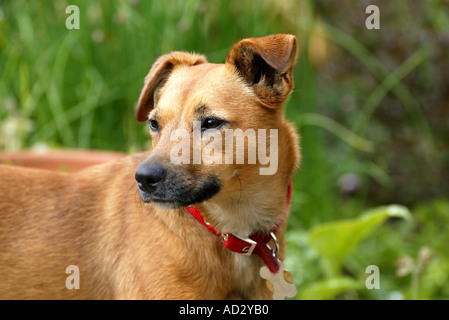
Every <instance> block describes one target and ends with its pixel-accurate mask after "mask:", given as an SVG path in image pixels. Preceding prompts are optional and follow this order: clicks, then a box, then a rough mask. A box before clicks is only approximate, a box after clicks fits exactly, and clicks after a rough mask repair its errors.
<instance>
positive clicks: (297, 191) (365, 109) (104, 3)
mask: <svg viewBox="0 0 449 320" xmlns="http://www.w3.org/2000/svg"><path fill="white" fill-rule="evenodd" d="M68 4H69V3H68V2H67V1H64V0H58V1H25V0H14V1H0V9H1V12H0V13H3V14H0V17H1V18H0V149H20V148H30V147H33V146H35V145H37V144H42V143H44V144H46V145H49V146H51V147H65V148H93V149H104V150H119V151H125V152H135V151H140V150H145V149H148V148H149V137H148V134H147V128H146V126H145V125H141V124H138V123H137V122H136V121H135V119H134V107H135V104H136V102H137V99H138V96H139V93H140V90H141V88H142V85H143V79H144V77H145V75H146V74H147V72H148V71H149V69H150V67H151V65H152V63H153V62H154V61H155V59H156V58H157V57H158V56H160V55H161V54H164V53H167V52H170V51H173V50H182V51H195V52H199V53H203V54H205V55H206V56H207V57H208V59H209V61H211V62H224V60H225V58H226V55H227V53H228V51H229V50H230V48H231V47H232V45H233V44H234V43H235V42H237V41H238V40H240V39H242V38H247V37H252V36H262V35H267V34H272V33H279V32H283V33H292V34H295V35H296V36H297V37H298V41H299V51H298V52H299V58H298V61H297V65H296V67H295V71H294V76H295V89H294V91H293V93H292V94H291V97H290V100H289V101H288V103H287V104H286V114H287V116H288V118H289V119H291V120H292V121H294V122H295V123H296V125H297V127H298V130H299V132H300V133H301V150H302V163H301V168H300V171H299V172H298V174H297V175H296V176H295V179H294V190H293V198H292V200H293V205H292V207H291V208H292V214H291V217H290V224H289V231H290V233H291V236H290V240H291V242H292V243H290V244H289V248H288V249H289V251H288V252H289V259H290V260H289V261H290V262H289V263H290V268H293V269H294V270H292V271H293V273H294V274H295V276H296V282H297V284H298V286H299V292H300V293H301V289H302V288H303V287H305V286H309V287H310V286H311V285H313V284H314V283H315V284H316V283H318V284H319V283H324V282H323V281H322V280H323V279H325V277H326V275H325V273H324V272H323V271H322V270H321V269H320V268H317V267H316V266H317V264H319V263H320V262H319V261H320V260H319V257H318V255H317V253H316V252H315V251H314V249H313V248H311V247H310V244H309V243H308V240H307V233H308V232H309V230H311V229H312V228H316V227H319V226H320V225H322V224H323V223H325V222H331V221H336V220H340V219H343V218H346V219H350V218H355V217H357V216H359V215H360V214H361V213H362V212H364V211H365V210H367V209H370V208H373V207H377V206H380V205H384V204H386V203H385V202H384V200H383V199H384V198H381V197H378V198H376V196H375V194H376V193H375V192H374V195H373V185H374V186H375V188H378V189H379V190H381V191H382V192H383V193H382V194H388V193H391V192H393V191H395V186H396V183H397V182H396V181H395V178H394V176H393V174H392V173H391V172H390V169H391V167H392V165H393V163H392V162H391V157H390V156H389V154H388V150H387V149H385V146H384V145H385V144H386V141H388V139H392V138H391V137H393V136H394V134H395V132H396V131H397V130H405V131H407V130H409V131H410V130H418V131H419V141H418V142H416V144H419V145H420V146H422V148H421V149H419V150H422V151H423V154H424V155H423V156H424V158H425V159H426V160H425V164H426V165H429V166H430V167H432V168H436V166H437V165H438V164H439V163H443V160H441V158H440V157H439V152H438V151H439V148H440V149H441V147H440V146H441V141H442V138H441V137H440V136H435V133H434V130H433V129H434V128H433V127H432V125H431V124H430V123H429V121H428V117H427V116H426V113H425V104H424V103H423V101H422V100H421V99H420V97H418V96H416V94H415V90H416V87H419V88H422V87H426V86H428V87H429V88H432V84H428V83H421V82H420V83H418V85H415V84H414V83H413V84H414V86H411V85H410V82H408V81H409V79H410V77H411V76H414V75H416V74H418V75H420V77H422V78H423V79H426V77H427V73H426V72H428V70H430V68H431V67H435V66H433V64H432V60H431V59H432V58H435V57H436V56H437V53H436V52H437V51H436V50H437V49H436V48H437V47H438V46H436V45H435V46H434V47H432V46H430V47H427V46H426V47H420V48H415V47H410V48H407V49H410V50H409V51H407V54H406V55H405V58H403V59H402V60H401V62H400V63H397V64H396V65H395V66H394V67H391V66H390V65H388V63H387V62H385V59H382V58H381V57H380V56H376V54H375V53H374V52H373V50H372V48H373V46H374V45H373V44H376V43H377V46H378V47H382V45H383V44H382V43H380V40H379V34H381V35H386V34H387V33H388V32H389V31H388V28H387V27H388V23H393V20H391V19H390V20H387V18H385V16H384V13H385V11H387V13H388V12H392V11H393V12H394V10H393V9H391V8H394V7H395V6H397V8H398V10H403V6H404V4H403V3H402V4H390V3H389V4H382V7H381V12H382V17H384V18H382V19H383V20H382V26H383V28H384V29H381V31H379V32H380V33H376V32H371V33H367V31H366V30H363V27H362V29H355V30H356V31H355V32H352V33H351V32H350V31H348V30H354V28H355V27H352V28H353V29H351V28H348V27H347V25H346V24H345V23H344V22H345V21H346V19H343V18H342V17H341V16H335V15H333V13H332V10H331V9H329V10H328V9H327V6H331V4H329V3H326V2H322V1H318V2H314V1H293V0H285V1H268V0H267V1H250V0H245V1H237V0H218V1H203V0H187V1H181V0H164V1H156V0H154V1H150V0H148V1H147V0H140V1H138V0H120V1H109V0H100V1H90V0H78V1H76V2H75V3H73V4H76V5H77V6H78V7H79V8H80V29H79V30H68V29H66V27H65V20H66V18H67V16H68V14H66V13H65V8H66V6H67V5H68ZM356 4H357V5H358V2H354V1H352V2H350V4H349V5H348V6H349V7H351V6H353V5H355V6H356ZM422 6H423V9H422V11H423V12H424V13H423V15H424V16H423V17H424V18H422V20H423V21H428V22H427V24H426V25H428V26H429V27H428V28H430V29H431V30H432V32H435V33H440V34H442V33H444V30H447V27H449V22H448V21H449V18H448V17H447V14H446V15H445V14H444V12H445V11H444V8H445V7H444V6H445V5H444V3H443V2H441V1H433V2H427V3H426V4H422ZM401 8H402V9H401ZM351 10H354V12H355V10H358V9H357V8H354V7H351ZM351 12H353V11H351ZM446 12H447V11H446ZM348 15H349V13H348ZM362 15H363V13H362ZM395 19H396V18H395ZM426 19H427V20H426ZM323 21H325V22H323ZM334 21H341V23H340V22H334ZM397 21H399V22H397ZM401 21H402V20H400V19H399V18H397V19H396V20H394V24H395V25H399V27H400V28H401V30H402V28H404V30H409V29H410V30H411V31H410V33H411V34H415V33H414V32H416V34H418V33H419V32H418V31H419V30H418V31H416V30H415V29H413V28H411V27H410V26H405V27H404V26H403V25H402V24H405V23H408V22H404V21H402V22H401ZM334 24H341V26H335V25H334ZM424 24H425V23H424V22H423V25H424ZM343 29H346V30H343ZM407 32H408V31H407ZM320 37H321V38H320ZM318 38H320V39H322V40H323V39H324V40H323V41H324V43H325V44H326V46H327V48H325V51H326V52H327V54H326V56H327V57H326V58H325V61H324V62H320V63H318V64H317V62H316V60H314V58H315V57H313V56H312V57H311V56H310V55H309V52H310V50H311V47H312V49H316V47H314V46H317V43H320V42H316V41H315V40H316V39H318ZM435 38H437V37H435ZM404 41H405V40H404ZM321 43H323V42H321ZM318 49H320V48H318ZM321 49H323V48H321ZM335 57H338V58H335ZM338 59H340V60H338ZM340 63H342V64H347V65H348V71H347V73H346V74H345V75H344V76H338V75H335V76H334V77H335V79H334V78H332V80H326V79H325V75H326V74H327V77H329V74H331V73H330V72H326V66H329V65H333V64H334V65H335V64H336V65H338V64H340ZM345 96H346V97H350V98H351V99H352V100H354V101H355V102H354V104H355V105H356V107H355V108H353V109H351V110H352V111H350V112H346V113H345V112H343V111H341V102H340V101H341V100H342V97H345ZM351 99H349V100H350V101H352V100H351ZM385 101H395V102H397V103H398V104H400V106H401V108H402V109H403V110H404V112H405V115H406V116H404V119H405V120H404V122H401V123H395V124H393V125H384V124H382V123H380V122H379V118H378V117H376V113H377V112H378V111H379V109H380V108H381V107H382V105H383V103H385ZM384 108H385V106H384ZM443 114H444V113H443ZM441 132H443V131H441ZM440 135H441V134H440ZM438 161H440V162H438ZM412 164H413V163H412ZM409 167H410V165H409ZM409 169H410V168H409ZM410 170H411V171H413V170H414V168H413V167H412V168H411V169H410ZM434 171H438V170H437V169H435V170H434ZM347 173H351V174H355V175H357V176H358V177H359V179H360V186H359V188H358V189H357V190H356V191H355V192H354V193H353V194H345V193H344V192H342V190H341V187H340V186H339V181H340V179H341V177H342V176H343V175H344V174H347ZM436 175H437V176H438V174H436ZM409 178H410V177H408V179H409ZM435 179H436V178H435ZM415 185H416V183H415ZM418 187H419V188H420V189H419V190H422V191H423V192H425V191H426V189H427V187H426V185H425V184H424V183H423V186H422V187H421V186H417V188H418ZM401 192H402V193H403V194H408V193H410V190H407V189H404V190H401ZM410 194H411V193H410ZM387 199H388V200H389V201H388V203H391V202H392V201H393V200H395V199H393V198H391V197H390V198H387ZM407 204H408V205H409V207H410V209H411V211H412V215H413V216H414V217H415V216H416V217H418V218H417V219H415V220H413V221H414V222H413V223H402V222H397V221H394V222H391V221H390V222H387V223H385V224H384V225H383V226H381V227H379V229H378V230H377V231H374V232H373V234H372V235H370V236H368V237H367V238H366V239H365V240H364V241H362V242H361V243H360V244H359V247H358V248H357V249H356V250H355V251H354V253H353V254H352V255H351V256H349V257H348V258H347V259H346V260H345V263H344V264H343V265H342V266H341V271H342V273H343V274H345V275H346V276H349V277H350V278H351V279H352V280H350V281H348V278H345V279H343V280H344V281H342V282H341V283H343V284H344V285H348V286H349V287H351V288H352V289H348V290H347V291H346V292H345V293H340V294H339V295H335V296H334V297H338V298H360V299H388V298H389V297H390V296H391V295H392V293H394V292H399V293H400V295H401V296H402V297H404V298H433V299H441V298H448V297H449V292H448V291H447V287H449V286H448V283H449V282H448V277H447V276H445V274H447V271H448V270H449V269H448V265H449V263H448V261H449V258H448V254H447V251H445V250H444V245H443V244H444V243H445V241H447V236H444V235H442V234H446V235H447V230H445V229H447V228H445V227H444V225H447V223H448V222H449V220H448V217H447V200H445V199H444V198H441V199H439V200H426V201H424V200H421V199H414V201H413V202H412V203H407ZM434 212H438V219H440V220H438V221H439V223H435V221H436V220H435V219H436V218H435V219H434V217H433V216H432V215H433V213H434ZM426 214H427V215H426ZM436 234H438V235H439V236H437V237H435V238H437V239H435V238H434V237H433V235H436ZM446 243H447V242H446ZM423 246H429V247H430V248H431V249H432V252H433V253H434V255H435V259H434V260H432V262H429V263H428V264H427V265H426V266H425V268H423V271H422V272H421V273H420V274H415V275H414V276H410V275H408V276H405V277H398V276H396V275H395V269H394V262H395V261H396V260H397V259H399V258H400V257H401V256H403V255H408V256H410V257H412V258H413V259H415V260H416V261H417V259H418V257H417V255H418V252H419V249H420V248H421V247H423ZM415 260H414V261H415ZM373 261H374V262H373ZM435 261H437V262H438V263H436V262H435ZM370 264H378V265H379V267H380V269H381V273H382V275H383V277H382V279H383V280H381V281H382V287H383V288H384V290H381V291H377V292H376V291H369V292H368V291H366V290H359V289H357V288H358V287H359V286H355V285H354V281H353V280H354V279H355V281H359V280H360V281H361V283H362V284H363V283H364V282H363V281H364V270H365V268H366V266H367V265H370ZM407 277H412V278H413V279H414V280H413V281H412V280H411V279H408V278H407ZM340 280H342V279H340ZM320 281H321V282H320ZM411 282H413V285H411ZM328 284H329V283H328ZM334 284H335V283H332V285H334ZM337 284H338V281H337ZM336 292H338V290H337V291H336Z"/></svg>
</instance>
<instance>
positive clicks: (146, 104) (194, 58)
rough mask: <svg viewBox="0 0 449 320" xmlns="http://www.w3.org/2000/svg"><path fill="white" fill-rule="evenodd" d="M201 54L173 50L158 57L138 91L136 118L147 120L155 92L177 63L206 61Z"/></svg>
mask: <svg viewBox="0 0 449 320" xmlns="http://www.w3.org/2000/svg"><path fill="white" fill-rule="evenodd" d="M206 62H207V60H206V58H205V57H204V56H203V55H199V54H194V53H187V52H179V51H174V52H171V53H169V54H166V55H163V56H161V57H159V58H158V59H157V60H156V62H155V63H154V64H153V66H152V67H151V69H150V72H149V73H148V75H147V76H146V77H145V85H144V87H143V89H142V92H141V93H140V97H139V101H138V102H137V107H136V111H135V117H136V120H137V121H139V122H145V121H147V120H148V113H149V112H150V111H151V109H153V108H154V103H155V101H154V96H155V93H157V92H158V91H159V89H160V88H161V87H162V86H163V85H164V83H165V81H167V79H168V77H169V75H170V73H171V71H172V70H173V68H174V67H175V66H177V65H188V66H193V65H197V64H201V63H206Z"/></svg>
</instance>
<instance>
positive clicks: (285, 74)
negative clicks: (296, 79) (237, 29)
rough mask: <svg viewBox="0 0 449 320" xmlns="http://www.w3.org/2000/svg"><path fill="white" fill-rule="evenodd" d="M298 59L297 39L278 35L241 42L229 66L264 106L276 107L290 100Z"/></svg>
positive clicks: (236, 47)
mask: <svg viewBox="0 0 449 320" xmlns="http://www.w3.org/2000/svg"><path fill="white" fill-rule="evenodd" d="M295 57H296V37H295V36H293V35H289V34H276V35H270V36H266V37H260V38H249V39H244V40H241V41H239V42H238V43H237V44H236V45H235V46H234V47H233V48H232V50H231V51H230V52H229V54H228V57H227V59H226V64H227V65H230V66H232V67H234V68H235V69H234V70H236V71H237V72H238V74H239V76H240V77H242V78H243V79H244V81H245V82H246V83H247V84H248V85H249V86H250V87H252V88H253V90H254V92H255V93H256V95H257V96H258V97H259V98H260V99H261V101H262V102H263V103H264V104H265V105H267V106H276V105H278V104H279V103H282V102H284V101H285V100H287V98H288V95H289V93H290V91H291V90H292V88H293V76H292V69H293V65H294V63H295Z"/></svg>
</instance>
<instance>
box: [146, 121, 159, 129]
mask: <svg viewBox="0 0 449 320" xmlns="http://www.w3.org/2000/svg"><path fill="white" fill-rule="evenodd" d="M148 123H149V124H150V130H151V131H159V123H157V121H156V120H148Z"/></svg>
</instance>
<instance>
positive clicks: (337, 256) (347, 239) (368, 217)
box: [288, 205, 411, 299]
mask: <svg viewBox="0 0 449 320" xmlns="http://www.w3.org/2000/svg"><path fill="white" fill-rule="evenodd" d="M389 218H404V219H411V214H410V212H409V211H408V209H407V208H405V207H403V206H399V205H390V206H385V207H379V208H375V209H372V210H369V211H367V212H365V213H363V214H362V215H361V216H360V217H357V218H353V219H346V220H344V221H336V222H327V223H322V224H319V225H317V226H315V227H314V228H312V229H311V230H309V232H308V235H307V243H308V245H309V246H310V247H311V248H312V249H313V250H314V251H315V252H316V253H317V254H318V256H319V259H320V262H321V265H322V267H323V272H324V280H320V281H315V282H313V283H312V284H310V285H308V286H305V287H303V290H302V292H300V293H299V297H300V298H301V299H332V298H334V297H336V296H337V295H338V294H340V293H342V292H345V291H347V290H356V289H361V288H362V287H363V284H362V282H360V281H359V280H357V279H354V278H351V277H348V276H344V275H343V274H342V266H343V263H344V261H345V260H346V259H347V258H348V256H349V255H351V254H352V253H353V251H354V250H355V249H356V248H357V246H358V245H359V244H360V242H361V241H362V240H363V239H365V238H366V237H367V236H368V235H369V234H370V233H372V232H373V231H374V229H375V228H377V227H378V226H379V225H381V224H382V223H383V222H384V221H386V220H387V219H389ZM292 234H293V233H291V234H289V235H288V240H289V242H294V240H295V238H292V237H295V236H294V235H293V236H292ZM292 240H293V241H292ZM293 250H295V249H294V248H293ZM288 262H289V263H290V261H288Z"/></svg>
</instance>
